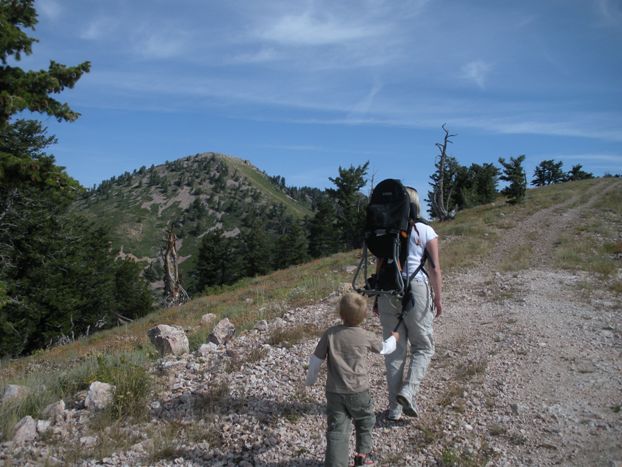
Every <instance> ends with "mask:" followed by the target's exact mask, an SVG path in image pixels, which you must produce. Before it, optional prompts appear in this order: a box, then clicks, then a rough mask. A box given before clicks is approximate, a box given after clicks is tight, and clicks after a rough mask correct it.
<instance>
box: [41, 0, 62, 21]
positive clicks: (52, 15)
mask: <svg viewBox="0 0 622 467" xmlns="http://www.w3.org/2000/svg"><path fill="white" fill-rule="evenodd" d="M37 11H39V12H40V13H41V14H42V15H44V16H45V17H46V18H49V19H51V20H52V21H55V20H57V19H59V18H60V16H61V14H62V12H63V9H62V7H61V6H60V5H59V4H58V3H57V2H55V1H54V0H43V1H39V2H37Z"/></svg>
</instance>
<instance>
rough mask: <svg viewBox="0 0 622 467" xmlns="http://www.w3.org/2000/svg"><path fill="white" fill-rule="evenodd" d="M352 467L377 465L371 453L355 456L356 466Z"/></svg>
mask: <svg viewBox="0 0 622 467" xmlns="http://www.w3.org/2000/svg"><path fill="white" fill-rule="evenodd" d="M352 465H355V466H356V465H376V462H375V461H374V455H373V454H372V453H371V452H368V453H367V454H359V453H356V454H354V464H352Z"/></svg>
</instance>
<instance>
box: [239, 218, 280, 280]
mask: <svg viewBox="0 0 622 467" xmlns="http://www.w3.org/2000/svg"><path fill="white" fill-rule="evenodd" d="M274 243H275V237H274V235H272V234H271V233H270V232H269V231H268V229H267V224H266V223H265V221H264V220H263V218H262V217H261V216H259V215H257V214H256V213H250V214H248V215H247V216H246V218H245V220H244V225H243V227H242V233H241V238H240V248H241V257H242V258H243V262H242V275H243V276H246V277H253V276H261V275H264V274H267V273H268V272H270V271H271V270H272V256H273V248H274Z"/></svg>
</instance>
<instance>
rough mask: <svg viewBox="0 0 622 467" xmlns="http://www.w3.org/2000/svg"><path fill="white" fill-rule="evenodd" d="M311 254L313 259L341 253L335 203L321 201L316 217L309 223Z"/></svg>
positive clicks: (326, 200)
mask: <svg viewBox="0 0 622 467" xmlns="http://www.w3.org/2000/svg"><path fill="white" fill-rule="evenodd" d="M307 231H308V234H309V254H310V255H311V257H313V258H319V257H322V256H328V255H332V254H333V253H336V252H337V251H339V238H340V234H339V228H338V227H337V213H336V211H335V205H334V203H333V202H332V201H331V200H330V199H327V198H324V199H322V200H320V202H319V204H318V209H317V211H316V213H315V215H314V216H313V217H312V218H311V219H310V220H309V221H308V225H307Z"/></svg>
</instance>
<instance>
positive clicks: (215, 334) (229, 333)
mask: <svg viewBox="0 0 622 467" xmlns="http://www.w3.org/2000/svg"><path fill="white" fill-rule="evenodd" d="M234 334H235V326H234V325H233V323H232V322H231V321H229V318H225V319H223V320H221V321H219V323H218V324H217V325H216V326H215V327H214V330H213V331H212V333H211V334H210V335H209V342H213V343H214V344H216V345H222V344H225V343H227V342H228V341H229V340H231V338H232V337H233V335H234Z"/></svg>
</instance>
